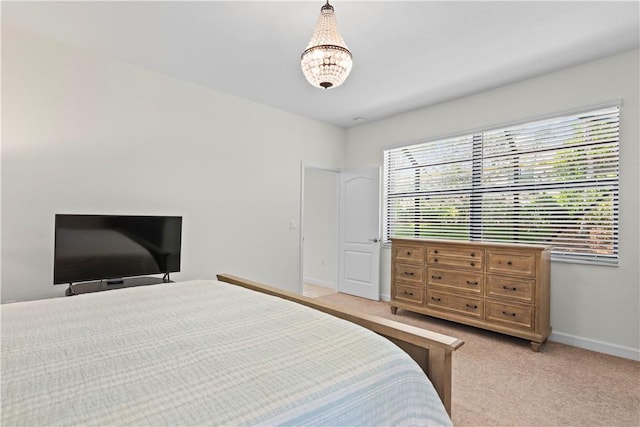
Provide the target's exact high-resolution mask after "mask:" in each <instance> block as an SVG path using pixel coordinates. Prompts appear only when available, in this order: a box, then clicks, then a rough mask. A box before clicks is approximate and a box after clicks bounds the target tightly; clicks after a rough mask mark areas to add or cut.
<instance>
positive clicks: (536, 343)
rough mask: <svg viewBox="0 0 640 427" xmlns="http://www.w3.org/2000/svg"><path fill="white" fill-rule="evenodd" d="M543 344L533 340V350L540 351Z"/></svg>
mask: <svg viewBox="0 0 640 427" xmlns="http://www.w3.org/2000/svg"><path fill="white" fill-rule="evenodd" d="M541 346H542V343H541V342H535V341H531V350H533V351H535V352H536V353H538V352H539V351H540V347H541Z"/></svg>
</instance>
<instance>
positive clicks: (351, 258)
mask: <svg viewBox="0 0 640 427" xmlns="http://www.w3.org/2000/svg"><path fill="white" fill-rule="evenodd" d="M381 244H382V243H381V241H380V169H379V168H371V169H366V170H362V171H348V172H341V173H340V248H339V254H340V255H339V258H340V260H339V281H338V291H339V292H343V293H346V294H351V295H356V296H360V297H364V298H369V299H372V300H376V301H377V300H379V299H380V246H381Z"/></svg>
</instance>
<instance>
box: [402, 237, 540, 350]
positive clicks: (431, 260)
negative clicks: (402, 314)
mask: <svg viewBox="0 0 640 427" xmlns="http://www.w3.org/2000/svg"><path fill="white" fill-rule="evenodd" d="M391 241H392V245H391V248H392V253H391V263H392V267H391V312H392V313H394V314H395V313H396V312H397V310H398V308H404V309H406V310H410V311H414V312H417V313H423V314H427V315H429V316H433V317H439V318H442V319H447V320H452V321H454V322H458V323H464V324H466V325H471V326H476V327H479V328H484V329H488V330H491V331H495V332H500V333H503V334H507V335H512V336H516V337H520V338H524V339H527V340H529V341H530V342H531V348H532V349H533V350H534V351H539V350H540V346H541V345H542V343H544V342H545V341H546V339H547V337H548V336H549V334H550V333H551V326H550V324H549V273H550V255H551V253H550V248H549V247H547V246H540V245H514V244H502V243H486V242H466V241H454V240H418V239H391Z"/></svg>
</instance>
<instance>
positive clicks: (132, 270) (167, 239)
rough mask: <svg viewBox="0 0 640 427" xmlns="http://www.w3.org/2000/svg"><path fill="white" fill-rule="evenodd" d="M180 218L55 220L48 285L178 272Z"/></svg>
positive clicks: (83, 217)
mask: <svg viewBox="0 0 640 427" xmlns="http://www.w3.org/2000/svg"><path fill="white" fill-rule="evenodd" d="M181 241H182V217H179V216H134V215H67V214H64V215H63V214H57V215H56V217H55V245H54V266H53V283H54V284H61V283H76V282H86V281H91V280H103V279H120V278H125V277H133V276H143V275H147V274H161V273H165V274H168V273H173V272H178V271H180V247H181Z"/></svg>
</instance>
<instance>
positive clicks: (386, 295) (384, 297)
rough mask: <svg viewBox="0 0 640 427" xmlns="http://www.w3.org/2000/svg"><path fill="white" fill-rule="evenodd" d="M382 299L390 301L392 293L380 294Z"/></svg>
mask: <svg viewBox="0 0 640 427" xmlns="http://www.w3.org/2000/svg"><path fill="white" fill-rule="evenodd" d="M380 300H381V301H385V302H389V301H391V295H388V294H380Z"/></svg>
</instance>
